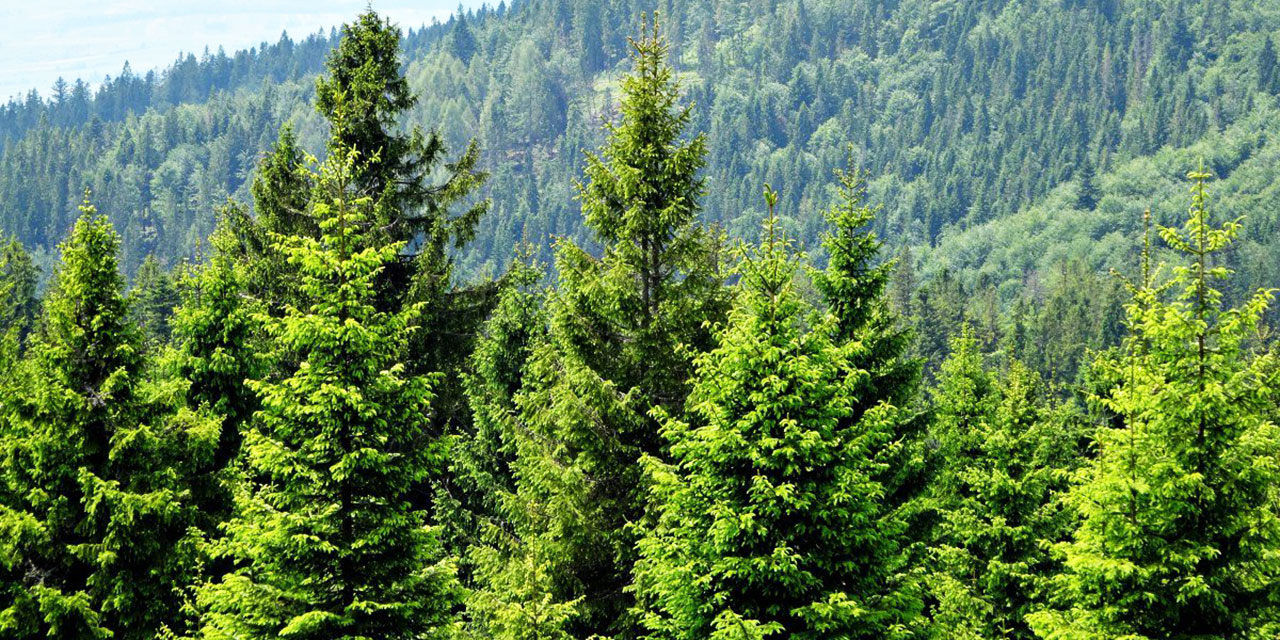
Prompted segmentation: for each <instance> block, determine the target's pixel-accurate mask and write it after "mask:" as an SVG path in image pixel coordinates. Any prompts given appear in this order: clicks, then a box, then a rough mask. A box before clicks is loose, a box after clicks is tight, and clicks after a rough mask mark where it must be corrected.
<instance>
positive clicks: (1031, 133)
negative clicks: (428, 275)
mask: <svg viewBox="0 0 1280 640" xmlns="http://www.w3.org/2000/svg"><path fill="white" fill-rule="evenodd" d="M653 9H658V10H660V13H661V15H662V16H663V18H662V23H663V25H664V33H665V37H666V39H667V41H668V42H669V43H670V46H671V55H670V57H669V63H670V64H671V66H672V68H673V72H675V73H676V74H677V75H678V77H679V79H680V81H681V87H682V91H683V95H684V99H685V100H686V101H687V102H688V103H689V104H693V105H695V109H694V111H693V112H692V114H691V118H692V119H691V121H690V123H689V126H690V130H691V131H698V132H703V133H705V134H706V135H707V139H706V147H707V153H706V156H705V157H706V167H705V170H704V172H703V174H702V175H703V176H704V177H705V179H706V181H707V182H706V186H707V189H706V193H705V194H704V196H703V198H702V200H701V205H702V211H701V217H700V219H701V220H703V221H705V222H707V223H711V224H715V225H718V226H720V227H721V228H723V229H725V230H726V231H727V233H728V234H729V235H730V237H731V238H733V239H737V240H751V239H753V238H754V237H755V234H756V230H757V227H758V225H759V223H760V221H761V220H762V219H763V218H764V216H765V209H764V207H763V205H762V204H760V201H759V198H758V191H759V187H760V185H762V184H764V183H769V184H773V185H777V186H778V187H779V194H780V195H779V198H780V201H779V207H778V215H779V219H780V224H781V225H782V227H783V228H785V229H786V230H787V231H788V232H789V233H791V234H792V236H793V237H794V238H795V240H796V242H797V245H798V246H799V247H801V248H803V249H804V250H806V251H808V252H809V253H810V254H811V255H812V256H813V258H814V261H815V262H816V263H818V264H824V262H825V260H826V259H827V255H826V252H825V250H824V249H823V248H822V246H821V243H820V242H819V237H820V234H821V233H822V229H823V224H822V221H821V217H820V216H817V215H814V214H813V212H816V211H820V210H821V209H823V208H824V207H826V206H828V204H829V203H830V202H831V200H832V198H833V197H834V191H833V187H832V185H831V184H830V180H829V179H828V177H829V176H830V175H831V171H832V170H834V169H836V168H839V167H841V166H845V165H846V164H847V163H848V156H849V154H850V152H851V151H852V154H853V163H854V164H856V165H857V166H858V167H861V168H864V169H867V170H868V171H870V176H869V178H868V185H867V191H868V195H869V198H870V199H871V200H873V201H875V202H877V203H880V204H881V205H882V206H883V207H884V208H883V210H882V211H880V213H879V214H878V215H877V217H876V219H875V222H874V223H873V224H874V229H875V231H877V232H878V234H879V235H880V237H881V238H883V239H884V240H885V241H886V242H887V245H888V246H887V248H886V253H887V254H888V255H891V256H893V257H896V258H897V259H898V260H899V263H900V264H901V265H903V266H904V268H903V269H902V270H901V271H902V273H901V274H900V275H901V278H902V280H903V282H900V283H898V284H897V285H895V286H894V289H895V290H900V291H898V292H897V293H895V294H894V295H895V297H897V298H898V299H900V300H901V301H902V302H905V303H909V304H908V305H907V306H905V307H903V313H904V314H905V315H907V316H911V317H919V318H935V317H936V318H945V319H949V320H955V319H958V318H959V319H964V320H967V321H968V322H970V323H971V324H973V325H974V330H975V332H976V334H977V338H978V340H979V341H980V342H981V343H982V348H983V349H984V350H985V351H988V352H990V351H996V350H1003V351H1009V350H1010V349H1012V350H1013V352H1012V353H1011V355H1010V357H1017V358H1021V359H1024V360H1027V361H1029V362H1032V363H1033V364H1034V366H1035V368H1037V369H1039V370H1041V371H1043V372H1045V373H1046V375H1049V376H1050V377H1051V378H1053V380H1054V381H1055V382H1061V383H1067V382H1072V381H1074V379H1075V378H1076V376H1077V374H1078V372H1079V364H1080V362H1079V361H1080V358H1081V357H1082V351H1081V350H1079V349H1073V347H1071V346H1069V345H1085V346H1088V347H1090V348H1102V347H1105V346H1110V345H1114V344H1118V340H1119V336H1120V333H1121V332H1120V323H1119V320H1120V318H1121V317H1122V310H1121V308H1120V307H1121V304H1122V301H1123V299H1124V295H1123V292H1122V290H1121V288H1119V287H1118V286H1116V285H1115V282H1114V281H1112V280H1111V279H1110V278H1108V277H1106V274H1107V272H1108V271H1110V270H1117V271H1120V272H1124V273H1127V274H1129V275H1132V270H1133V260H1132V255H1133V254H1134V253H1136V252H1137V251H1138V250H1139V248H1140V246H1141V237H1142V228H1143V227H1142V215H1141V214H1142V211H1144V210H1146V209H1150V210H1151V211H1152V212H1153V214H1154V215H1155V216H1156V221H1155V222H1157V223H1160V224H1166V225H1175V224H1178V217H1179V215H1178V213H1177V212H1178V211H1181V210H1182V209H1183V208H1184V203H1183V202H1182V200H1183V189H1182V176H1183V174H1184V173H1185V172H1186V169H1187V168H1189V167H1193V166H1195V165H1196V163H1197V162H1198V161H1199V159H1201V158H1203V159H1204V161H1205V162H1206V166H1207V167H1208V169H1209V171H1210V172H1212V173H1213V174H1214V177H1215V178H1216V179H1218V182H1217V183H1216V184H1215V193H1217V194H1218V198H1219V208H1220V210H1221V211H1223V212H1224V214H1225V215H1228V216H1230V217H1234V216H1237V215H1245V214H1246V213H1247V214H1248V215H1249V216H1250V220H1251V222H1252V224H1253V226H1254V228H1255V229H1257V230H1258V233H1255V234H1252V235H1249V236H1246V237H1245V238H1242V239H1241V241H1240V242H1239V243H1238V244H1237V245H1236V246H1235V247H1233V249H1231V250H1230V251H1228V252H1227V253H1226V255H1225V256H1224V259H1225V260H1227V261H1228V263H1229V264H1230V265H1231V266H1233V267H1235V268H1236V269H1237V270H1238V271H1239V272H1240V276H1239V278H1237V279H1236V281H1234V282H1232V283H1229V284H1228V285H1226V286H1227V287H1228V294H1229V298H1230V299H1231V300H1232V301H1240V300H1242V299H1243V298H1244V297H1245V296H1247V295H1248V292H1249V291H1251V290H1253V289H1255V288H1257V287H1260V286H1270V285H1271V284H1274V283H1275V282H1276V281H1277V278H1280V268H1278V267H1277V266H1276V265H1277V264H1280V260H1278V259H1277V258H1280V246H1277V244H1276V240H1275V234H1273V233H1269V232H1270V231H1271V230H1273V229H1274V228H1277V226H1280V211H1276V210H1275V208H1274V206H1273V205H1272V204H1271V203H1272V202H1273V201H1274V200H1275V198H1273V197H1271V196H1272V195H1274V194H1273V189H1274V188H1273V186H1272V185H1275V184H1277V180H1276V179H1275V178H1276V176H1275V169H1274V167H1275V166H1276V163H1275V162H1273V161H1272V158H1273V157H1274V155H1275V154H1276V153H1277V152H1276V150H1275V149H1274V148H1273V147H1274V145H1273V143H1272V140H1273V139H1275V137H1276V136H1275V135H1273V132H1274V130H1275V127H1276V124H1275V123H1276V122H1277V121H1280V120H1278V119H1277V117H1276V115H1277V114H1276V110H1277V108H1278V107H1277V105H1276V96H1275V94H1276V93H1277V91H1280V72H1277V70H1276V69H1277V66H1276V65H1277V63H1276V52H1275V45H1274V42H1273V38H1272V36H1273V34H1274V32H1275V31H1276V30H1277V29H1278V28H1280V6H1277V5H1275V3H1274V2H1271V1H1270V0H1268V1H1266V2H1255V1H1252V0H1250V1H1240V0H1212V1H1204V0H1194V1H1192V0H1169V1H1162V2H1123V1H1120V0H1098V1H1093V0H1090V1H1066V0H1052V1H1049V0H1035V1H1033V2H1004V1H996V2H935V1H932V0H903V1H901V2H881V1H878V0H874V1H873V0H858V1H855V2H845V1H833V0H752V1H745V0H700V1H696V2H692V1H688V0H660V1H657V0H610V1H607V2H597V1H595V0H515V1H514V2H512V3H511V4H510V5H508V4H506V3H499V4H498V5H497V6H496V7H491V6H484V7H481V8H479V9H478V10H473V11H462V10H459V12H458V13H457V14H455V15H454V16H453V17H452V18H450V19H449V20H448V21H447V22H444V23H439V24H433V25H428V26H424V27H422V28H420V29H415V30H411V31H409V32H407V33H405V34H404V40H403V58H402V60H401V63H402V66H401V70H402V73H403V74H404V75H405V77H406V79H407V81H408V82H409V87H410V89H411V90H412V91H413V92H414V93H415V94H416V95H418V96H419V99H418V100H417V101H416V102H415V103H414V104H413V105H412V106H410V107H409V108H408V109H407V110H406V111H405V112H404V118H403V121H402V122H401V123H400V124H398V125H395V126H398V127H408V126H412V125H419V126H422V127H424V128H425V129H427V130H435V131H437V132H438V134H439V135H440V136H441V140H442V142H443V143H444V144H445V146H446V148H447V149H449V150H452V151H453V152H455V153H459V154H460V153H462V152H463V151H464V150H465V149H466V148H467V147H468V145H470V144H471V143H472V142H473V141H474V142H475V143H477V145H478V149H479V150H481V151H482V152H481V153H478V156H477V160H476V167H477V169H478V170H480V171H483V172H485V173H486V174H488V176H489V177H488V180H487V181H486V182H485V183H484V184H483V185H482V186H481V187H480V188H479V189H478V190H477V191H476V192H475V194H474V201H475V202H479V201H482V200H484V199H488V200H489V201H490V202H491V203H492V205H491V210H490V211H489V212H488V213H487V215H486V216H485V223H484V224H482V225H479V226H478V227H477V228H476V230H475V238H474V239H473V241H472V242H470V243H467V244H466V246H465V247H461V248H459V249H457V250H456V258H457V267H458V272H459V275H460V276H462V277H465V278H475V279H483V278H486V277H495V276H496V275H498V274H500V273H502V272H503V271H504V270H505V268H506V265H507V264H508V263H509V262H510V260H511V258H512V256H513V255H514V254H515V252H516V248H517V247H518V246H520V245H521V244H524V243H527V244H529V245H530V246H531V247H532V248H531V251H532V252H533V254H534V256H535V257H536V258H537V259H539V260H540V261H543V262H546V263H552V262H553V252H552V250H551V245H552V238H555V237H566V238H572V239H574V240H575V241H576V242H579V243H583V244H584V246H585V245H592V243H593V242H594V240H593V236H592V233H591V232H590V230H589V229H588V228H587V227H586V226H585V225H584V223H583V218H582V215H581V211H580V207H579V204H578V203H577V202H575V200H574V198H575V194H576V188H575V186H574V185H575V181H576V180H578V179H579V177H580V176H581V175H582V172H583V169H584V165H583V154H582V151H583V150H587V149H594V148H597V147H599V146H600V145H601V144H602V143H603V141H604V135H605V132H604V130H602V128H601V127H600V124H601V123H602V122H603V121H608V120H611V119H613V118H615V117H616V115H617V112H616V110H617V100H618V96H619V80H620V78H621V77H622V76H623V75H624V74H625V73H626V72H627V70H628V69H629V68H630V67H629V62H628V61H627V48H626V37H627V36H628V35H630V34H632V33H634V31H635V25H636V20H637V18H636V16H638V15H640V13H642V12H644V11H648V10H653ZM337 39H338V34H337V32H336V31H331V32H329V33H317V34H313V35H311V36H308V37H306V38H305V39H302V40H292V39H290V38H288V37H287V36H286V37H282V38H281V39H280V41H279V42H277V43H274V44H269V43H263V44H262V45H261V46H260V47H255V48H254V49H251V50H248V51H238V52H235V53H233V54H226V53H224V52H222V51H221V50H218V51H214V52H209V51H206V52H205V53H204V54H202V55H184V56H182V57H181V58H179V59H178V60H176V61H175V62H174V64H172V65H171V66H170V67H168V68H166V69H163V70H158V71H148V72H145V73H136V72H134V71H131V70H129V69H128V68H126V69H125V70H123V71H122V72H121V73H120V74H118V75H116V76H115V77H114V78H110V79H108V81H106V82H104V83H102V84H101V85H100V86H98V87H97V88H96V89H93V90H90V88H89V86H88V85H86V84H85V83H83V82H78V81H75V82H70V83H68V82H58V83H56V84H55V86H54V87H52V88H51V89H47V90H44V92H43V93H44V94H47V95H45V96H43V97H42V95H41V93H38V92H36V91H32V92H30V93H29V94H28V95H26V96H25V97H23V98H22V99H21V100H15V101H13V102H11V103H10V104H8V105H7V106H4V107H0V233H4V234H9V235H12V236H14V237H15V238H17V239H18V240H19V241H21V242H22V243H23V244H24V245H25V246H26V247H27V249H28V251H29V253H30V254H31V256H32V259H33V261H34V263H35V264H36V266H38V267H40V268H41V270H42V273H43V274H44V276H45V277H47V276H48V274H50V273H51V272H52V270H53V268H54V265H55V264H56V262H57V259H58V255H57V249H56V246H57V243H59V242H60V241H61V240H62V239H63V238H64V237H65V236H66V234H67V233H68V232H69V231H70V229H71V227H72V224H73V223H74V221H75V218H76V207H77V206H78V205H79V204H80V200H81V198H82V195H83V192H84V190H85V189H86V188H88V189H91V190H92V192H93V194H94V201H95V203H96V204H97V205H98V206H99V207H100V208H101V209H102V210H103V211H104V212H105V213H106V215H108V216H109V218H110V219H111V221H112V222H113V224H114V225H115V227H116V229H117V232H118V233H119V234H120V235H121V237H122V254H121V264H122V267H123V269H124V272H125V274H126V277H127V278H129V279H130V281H132V280H133V279H135V278H136V276H137V274H138V272H139V270H140V269H141V267H142V264H143V263H144V262H145V261H146V260H147V257H148V256H152V255H154V256H155V258H156V259H157V261H158V262H159V263H160V266H161V267H163V268H165V269H167V270H168V269H173V268H176V267H178V266H179V264H180V263H181V262H182V261H183V260H187V259H193V258H196V256H198V255H200V253H201V251H202V250H203V249H204V248H206V243H207V239H208V237H209V234H210V233H211V232H212V231H213V228H214V224H215V216H213V215H211V213H210V212H212V211H214V210H216V209H217V208H218V207H220V206H222V205H224V204H225V203H226V201H227V199H228V198H232V199H235V200H236V201H239V202H245V203H248V204H249V206H251V207H252V206H253V203H252V200H253V198H252V197H251V193H250V187H251V184H252V176H253V175H254V172H255V169H256V167H257V165H258V162H259V160H260V159H261V155H262V153H263V150H264V149H267V148H268V147H270V146H271V144H272V143H273V142H274V140H275V139H276V137H277V132H278V131H279V129H280V127H281V126H283V125H285V124H290V125H291V126H292V128H293V130H294V132H295V135H296V139H297V143H298V146H299V147H300V148H301V149H302V150H304V151H307V152H310V153H312V154H315V155H323V152H324V149H325V147H326V144H327V143H326V140H327V139H328V137H329V135H330V132H329V129H330V127H329V124H328V122H327V121H326V120H325V119H324V118H323V117H321V115H320V114H319V113H317V112H316V111H315V109H313V108H312V107H311V104H312V103H313V102H314V100H315V89H314V82H315V77H316V75H317V74H318V73H320V72H321V70H322V67H323V64H324V60H325V58H326V56H327V55H328V52H329V51H330V50H331V49H332V48H333V46H334V45H335V44H336V42H337ZM592 246H594V245H592ZM596 248H598V247H596ZM1165 257H1166V258H1169V259H1173V256H1172V255H1166V256H1165ZM1099 274H1101V276H1102V277H1095V276H1098V275H1099ZM1081 278H1088V279H1089V282H1088V287H1089V288H1090V289H1094V288H1101V289H1113V290H1111V291H1104V292H1102V293H1101V294H1099V295H1098V296H1088V297H1087V298H1086V299H1080V297H1079V296H1078V294H1077V293H1075V291H1076V290H1077V289H1078V288H1077V287H1075V286H1074V284H1075V283H1076V282H1078V281H1079V280H1080V279H1081ZM1050 308H1053V309H1055V310H1056V311H1055V315H1054V316H1049V317H1042V316H1043V313H1042V311H1043V310H1045V309H1050ZM1009 309H1016V310H1020V311H1018V312H1017V313H1016V314H1015V315H1016V316H1017V317H1019V318H1020V320H1019V321H1018V323H1016V324H1020V325H1025V326H1026V327H1030V328H1029V329H1027V330H1028V331H1031V332H1033V333H1035V332H1040V333H1043V332H1050V333H1053V332H1057V331H1064V332H1066V333H1068V334H1070V335H1068V336H1066V339H1065V340H1056V339H1055V340H1054V341H1053V342H1055V343H1063V344H1064V345H1066V346H1056V345H1055V346H1051V347H1046V348H1044V349H1041V348H1040V347H1038V346H1034V345H1032V346H1022V345H1020V344H1018V343H1021V342H1022V341H1023V338H1021V337H1020V332H1021V331H1023V329H1022V328H1021V327H1010V326H1008V325H1009V324H1010V323H1009V322H1008V321H1007V319H1006V318H1004V316H1003V315H1002V314H1004V313H1005V312H1007V311H1008V310H1009ZM1099 317H1101V318H1106V319H1108V320H1107V322H1105V323H1096V322H1094V321H1093V319H1094V318H1099ZM1057 318H1065V319H1066V320H1065V321H1064V322H1063V323H1062V326H1061V327H1048V326H1041V325H1046V324H1048V323H1049V320H1050V319H1053V320H1055V322H1056V320H1057ZM1267 322H1268V323H1269V324H1270V323H1274V320H1273V319H1272V318H1270V317H1268V318H1267ZM920 325H921V327H922V328H923V330H922V332H921V340H920V344H921V349H922V350H923V352H924V355H926V356H927V357H928V358H929V367H930V370H933V369H935V368H936V367H937V365H938V364H939V363H940V362H941V359H942V357H943V356H945V354H946V353H948V352H949V349H948V347H947V345H948V343H949V340H950V339H951V338H952V337H955V335H956V331H955V330H954V329H955V327H958V326H959V324H958V323H957V322H955V321H948V322H940V321H939V322H934V321H930V322H922V323H920ZM944 328H945V329H944ZM1033 342H1034V341H1033ZM1002 345H1003V346H1002ZM1011 345H1014V346H1011ZM1046 349H1047V350H1046ZM1050 369H1052V371H1050Z"/></svg>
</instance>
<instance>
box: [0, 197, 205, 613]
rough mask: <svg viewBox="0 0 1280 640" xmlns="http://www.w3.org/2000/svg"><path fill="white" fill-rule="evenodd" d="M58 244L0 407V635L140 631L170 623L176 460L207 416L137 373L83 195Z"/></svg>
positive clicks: (177, 506) (176, 531)
mask: <svg viewBox="0 0 1280 640" xmlns="http://www.w3.org/2000/svg"><path fill="white" fill-rule="evenodd" d="M82 211H83V215H82V217H81V218H80V220H79V221H78V222H77V223H76V225H75V227H74V229H73V230H72V232H71V236H70V238H69V239H68V240H67V242H66V243H65V244H64V245H62V266H61V269H60V270H59V272H58V273H57V279H56V286H55V288H54V290H53V291H52V292H51V293H50V294H49V296H48V298H47V300H46V302H45V307H44V321H43V326H42V330H41V333H40V334H39V335H38V337H36V338H35V340H34V341H33V344H32V347H31V359H30V361H29V362H28V363H27V364H25V365H24V374H25V376H26V378H27V380H26V382H25V383H23V384H22V385H21V386H20V387H19V388H18V389H17V390H16V393H13V394H11V396H10V398H9V402H8V403H7V404H6V406H5V407H4V416H3V418H4V420H5V423H6V424H5V427H4V429H5V431H4V434H3V437H4V442H5V446H4V448H3V454H0V531H3V532H5V533H4V535H2V536H0V540H3V542H0V594H3V595H2V596H0V603H3V604H2V605H0V634H2V635H4V637H8V638H105V637H114V638H152V637H154V636H155V635H156V634H157V633H158V632H160V631H161V629H162V628H163V627H164V626H167V625H169V624H176V623H178V622H179V621H180V613H179V611H180V603H179V600H178V596H177V588H178V587H181V586H182V585H184V584H185V580H186V579H187V577H188V576H189V575H190V573H191V566H190V562H191V561H192V559H193V558H194V542H195V541H194V538H193V537H192V536H191V535H190V534H189V531H188V528H189V526H190V525H191V523H192V522H194V518H195V514H194V512H193V509H192V506H191V504H190V500H189V495H188V491H187V478H188V476H189V472H190V465H191V464H194V463H196V462H198V461H200V460H202V459H204V458H206V457H207V456H208V455H209V452H211V450H212V448H213V436H214V434H215V430H214V423H213V421H211V420H208V419H206V418H203V417H201V416H199V415H198V414H195V413H192V412H175V411H174V410H173V409H172V405H168V404H166V403H165V402H163V400H164V398H163V397H160V398H159V399H157V398H153V397H151V396H152V395H153V392H152V391H150V390H149V389H148V387H147V386H146V385H145V384H144V383H145V380H143V379H142V365H143V361H142V355H141V342H140V338H139V335H138V331H137V328H136V327H134V326H132V325H131V324H130V322H129V312H128V304H127V300H126V298H125V296H124V281H123V278H122V277H121V276H120V273H119V270H118V268H117V263H116V254H117V250H118V247H119V238H118V237H117V236H116V234H115V232H114V231H113V230H112V229H111V226H110V224H109V223H108V222H107V221H106V218H104V217H101V216H98V215H96V212H95V211H94V209H93V207H92V206H90V205H88V204H87V203H86V204H85V205H84V206H83V207H82Z"/></svg>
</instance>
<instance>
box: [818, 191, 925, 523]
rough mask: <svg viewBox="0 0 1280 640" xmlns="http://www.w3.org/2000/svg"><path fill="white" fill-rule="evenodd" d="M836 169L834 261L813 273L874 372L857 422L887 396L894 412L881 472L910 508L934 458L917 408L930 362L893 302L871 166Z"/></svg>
mask: <svg viewBox="0 0 1280 640" xmlns="http://www.w3.org/2000/svg"><path fill="white" fill-rule="evenodd" d="M835 177H836V182H837V184H836V191H837V197H838V200H837V202H836V203H835V204H834V205H833V206H832V207H830V208H829V209H827V210H826V211H825V212H824V213H823V217H824V219H825V220H826V223H827V228H828V230H827V231H826V232H824V233H823V234H822V247H823V249H825V251H826V254H827V266H826V268H825V269H822V270H813V269H810V277H811V278H812V280H813V284H814V288H816V289H817V290H818V293H819V294H821V296H822V300H823V302H825V303H826V306H827V308H828V310H830V312H831V314H832V315H833V316H834V317H835V318H836V327H837V333H836V340H838V341H839V342H840V343H841V344H844V345H847V346H848V347H849V348H850V357H851V358H853V359H854V365H855V366H856V367H858V368H860V369H863V370H865V371H867V373H868V375H867V376H866V377H865V378H863V379H862V383H861V384H862V385H863V386H862V387H860V388H859V389H858V390H857V392H856V393H855V394H854V397H855V403H854V409H853V413H852V414H851V415H850V416H849V417H848V418H847V420H848V421H850V422H857V421H858V420H860V419H861V418H862V415H863V414H864V413H866V412H867V411H869V410H870V409H872V408H873V407H876V406H877V405H880V404H881V403H884V404H887V405H889V407H886V408H885V410H886V411H889V412H891V413H892V414H893V420H894V421H895V422H896V425H895V427H894V431H895V434H894V435H895V437H894V439H893V440H894V443H893V445H892V446H890V447H888V448H886V449H885V450H884V451H879V452H877V455H883V456H886V459H885V462H887V463H888V465H889V466H888V467H887V473H888V474H889V475H888V476H886V477H885V478H882V479H881V480H882V481H883V482H884V483H885V485H886V487H887V489H888V491H889V495H888V497H887V500H888V502H889V504H891V505H892V506H893V507H895V508H899V507H904V508H906V510H909V509H910V508H911V507H907V503H909V502H912V501H913V499H914V498H915V496H916V495H918V493H919V492H920V490H921V489H922V487H923V481H924V473H925V469H924V467H925V465H926V462H925V458H926V453H925V448H924V444H923V442H922V440H921V436H922V435H923V433H922V431H923V428H924V425H925V421H924V420H922V419H921V416H920V415H919V412H918V411H916V410H915V408H914V405H915V403H916V400H917V392H918V390H919V384H920V373H921V364H922V363H921V361H920V360H919V359H918V358H914V357H912V356H911V355H910V351H911V347H912V342H913V340H914V335H913V333H912V332H911V330H910V329H909V328H907V327H906V326H905V325H904V323H903V322H901V320H900V319H899V318H898V315H897V314H896V313H895V312H894V311H893V310H891V309H890V307H889V301H888V297H887V288H888V287H889V284H890V282H891V280H892V278H893V274H894V268H895V266H896V263H895V262H894V261H880V250H881V247H882V243H881V242H880V240H879V238H877V237H876V234H875V232H873V231H872V230H871V229H870V226H871V224H872V223H873V222H874V220H875V217H876V214H877V213H878V212H879V211H880V209H881V207H879V206H871V205H869V204H867V202H866V194H867V173H866V172H865V171H862V170H858V169H837V170H836V171H835Z"/></svg>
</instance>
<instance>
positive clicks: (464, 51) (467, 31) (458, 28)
mask: <svg viewBox="0 0 1280 640" xmlns="http://www.w3.org/2000/svg"><path fill="white" fill-rule="evenodd" d="M449 52H450V53H452V54H453V57H455V58H457V59H459V60H461V61H462V64H470V63H471V58H472V57H473V56H475V55H476V36H475V34H473V33H471V27H470V26H469V25H468V24H467V14H466V13H465V12H464V11H462V6H461V5H459V6H458V12H457V13H456V14H454V22H453V32H452V33H451V34H449Z"/></svg>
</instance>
